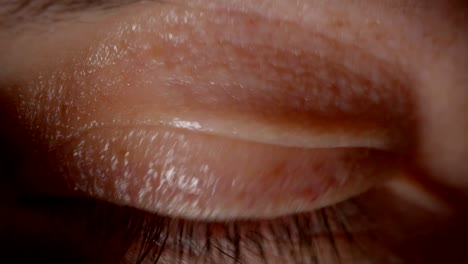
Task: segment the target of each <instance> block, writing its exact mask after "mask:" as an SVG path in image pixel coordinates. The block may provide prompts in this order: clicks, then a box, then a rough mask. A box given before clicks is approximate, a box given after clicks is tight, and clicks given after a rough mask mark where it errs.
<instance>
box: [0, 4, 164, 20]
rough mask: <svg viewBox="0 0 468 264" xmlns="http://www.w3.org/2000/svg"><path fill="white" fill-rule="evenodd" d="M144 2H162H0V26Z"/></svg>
mask: <svg viewBox="0 0 468 264" xmlns="http://www.w3.org/2000/svg"><path fill="white" fill-rule="evenodd" d="M144 1H154V2H156V1H157V2H162V1H159V0H61V1H57V0H13V1H12V0H0V26H1V27H5V26H10V27H12V26H17V25H21V24H24V23H28V22H36V21H38V20H40V21H51V22H56V21H57V20H62V19H64V18H66V15H70V14H75V13H80V12H86V11H91V10H109V9H116V8H119V7H124V6H126V5H130V4H133V3H138V2H144ZM64 15H65V16H64Z"/></svg>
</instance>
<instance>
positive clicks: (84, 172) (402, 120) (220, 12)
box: [0, 0, 468, 264]
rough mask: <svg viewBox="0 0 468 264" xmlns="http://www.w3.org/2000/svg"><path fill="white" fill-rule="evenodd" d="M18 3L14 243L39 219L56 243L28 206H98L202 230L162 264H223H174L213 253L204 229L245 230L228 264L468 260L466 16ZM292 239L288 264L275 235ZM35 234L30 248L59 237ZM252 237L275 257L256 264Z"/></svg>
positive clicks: (342, 6)
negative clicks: (92, 202)
mask: <svg viewBox="0 0 468 264" xmlns="http://www.w3.org/2000/svg"><path fill="white" fill-rule="evenodd" d="M5 2H6V3H5V5H2V4H3V3H2V1H0V4H1V5H0V6H5V7H4V8H3V10H2V11H1V13H2V14H5V15H3V18H2V19H1V20H0V51H1V52H0V62H1V63H2V65H6V66H5V67H2V68H3V69H2V71H1V72H0V89H1V90H0V92H1V94H0V95H1V100H2V105H3V106H4V111H3V113H4V114H3V116H2V121H3V122H5V124H9V125H7V126H5V128H4V130H5V131H3V134H4V136H3V138H4V139H2V140H4V141H5V142H7V143H8V144H6V143H5V144H6V145H8V146H9V148H5V149H8V150H10V149H13V150H14V152H15V153H18V155H16V154H15V155H12V156H15V157H16V156H19V157H21V159H20V160H21V161H19V162H18V164H20V165H18V166H17V167H14V169H13V171H14V173H13V174H11V175H15V176H11V177H16V178H15V179H13V180H11V182H14V184H10V183H8V184H10V185H8V184H5V186H7V187H5V188H7V189H8V188H10V189H11V186H14V187H15V188H16V189H13V190H9V191H8V192H5V199H3V198H1V197H0V199H2V200H4V201H5V206H2V205H0V208H1V210H2V211H0V212H4V215H9V217H8V218H9V220H8V225H5V226H1V225H0V228H1V229H0V230H1V231H2V232H4V231H5V230H7V228H6V227H14V228H13V229H14V230H16V229H17V230H25V228H24V226H25V225H27V221H26V224H25V221H24V219H27V218H30V217H31V215H33V216H34V217H36V219H44V220H43V222H44V223H42V222H41V221H37V222H41V223H38V224H37V225H38V226H39V227H42V228H43V227H44V226H48V223H47V222H48V220H47V217H46V216H44V215H45V214H42V213H41V212H36V211H34V212H33V213H31V212H30V211H28V210H29V209H28V207H27V206H24V208H23V207H21V206H22V204H21V203H20V202H17V201H16V199H17V198H18V197H20V198H21V197H23V196H27V197H33V198H34V197H36V196H37V197H43V196H44V195H46V196H47V197H49V196H50V197H56V198H63V199H65V198H70V197H78V199H81V197H89V198H92V199H96V200H98V201H105V202H109V203H110V204H112V205H106V207H105V208H107V206H108V207H112V206H115V207H116V208H120V207H119V206H127V207H130V208H136V209H139V210H142V211H144V213H146V214H149V215H152V214H156V215H161V216H163V217H168V218H175V219H177V220H175V221H181V222H184V221H187V223H190V226H191V227H193V230H194V231H193V230H192V231H193V232H192V231H190V232H191V235H190V236H188V237H189V238H190V239H191V241H189V242H185V244H184V243H182V242H180V240H182V239H179V241H178V240H177V237H176V238H174V237H172V236H171V235H167V239H166V240H164V243H165V244H166V245H167V250H165V251H164V253H163V254H162V259H161V261H162V263H177V262H176V261H178V260H180V259H182V260H181V261H186V262H187V263H192V262H195V260H197V261H200V262H201V263H214V264H217V263H225V261H226V260H225V259H223V258H224V257H225V256H224V257H223V256H217V257H216V256H211V255H210V256H205V255H203V254H200V255H201V256H196V255H197V254H196V253H193V252H189V253H184V254H183V255H184V256H183V257H181V256H180V254H179V252H180V251H181V248H187V247H188V248H189V249H193V250H195V251H196V249H197V245H198V246H199V245H200V244H201V245H202V246H199V247H200V248H203V244H206V243H204V242H205V241H204V239H205V236H206V230H205V229H204V227H205V225H206V224H205V223H216V224H217V225H218V224H219V225H220V226H222V225H226V226H229V228H231V227H232V229H233V230H237V229H239V230H240V231H239V230H237V231H233V232H232V234H233V235H232V236H233V237H238V238H239V239H230V240H233V241H237V242H233V243H232V245H233V246H232V248H233V249H232V248H230V247H229V245H228V246H226V247H227V248H228V249H227V250H224V251H227V254H226V255H230V256H234V258H238V259H241V262H242V263H246V264H250V263H259V258H260V256H259V255H263V254H260V252H266V253H265V254H264V255H266V256H261V258H263V259H267V260H268V261H269V262H267V263H296V262H297V263H316V262H314V261H316V260H318V261H319V263H340V262H339V260H338V258H341V259H342V261H341V263H362V262H360V261H364V260H367V261H369V262H370V263H452V262H453V263H455V262H459V263H462V262H463V259H466V258H468V257H466V256H464V254H463V251H462V250H461V248H462V246H463V243H464V239H465V235H466V234H468V232H467V230H466V228H465V227H464V226H463V225H461V223H463V222H464V221H465V220H466V215H465V213H463V212H464V209H466V202H467V195H468V177H466V176H465V175H468V165H467V163H466V160H467V159H468V140H466V133H467V131H468V121H467V119H466V117H465V113H468V87H467V85H466V84H467V83H468V75H466V71H467V69H468V50H467V48H466V47H467V46H468V32H466V31H467V30H468V27H467V24H468V22H467V12H468V6H467V5H466V4H464V3H462V2H463V1H437V0H434V1H424V2H421V1H367V0H361V1H338V0H336V1H315V0H297V1H285V0H261V1H249V0H235V1H232V0H231V1H215V0H192V1H178V0H174V1H142V2H140V1H124V2H119V1H115V3H114V1H109V2H106V3H98V2H95V3H85V2H86V1H82V2H80V1H65V2H63V3H62V4H53V3H47V1H37V2H36V3H33V4H31V3H29V4H28V3H26V2H25V3H24V6H23V7H21V8H19V7H20V6H21V3H19V2H18V1H5ZM39 2H42V3H39ZM111 2H112V3H111ZM0 9H1V7H0ZM4 155H5V156H7V155H8V152H7V151H5V154H4ZM25 164H26V165H25ZM6 182H8V181H6ZM19 183H21V184H19ZM2 189H3V187H2ZM7 193H12V194H11V196H8V194H7ZM11 197H15V198H14V199H13V198H11ZM31 199H32V198H31ZM18 200H21V199H19V198H18ZM350 200H351V201H352V203H351V205H350V204H348V203H347V202H348V201H350ZM10 201H11V202H10ZM2 203H3V202H2ZM127 207H126V208H127ZM356 207H358V208H359V209H356ZM77 208H81V207H80V206H77ZM322 208H325V209H322ZM79 210H81V209H77V210H76V212H75V214H77V215H79V214H80V213H79V212H81V211H79ZM117 210H120V209H117ZM125 210H126V209H125ZM129 210H130V209H129ZM132 210H133V209H132ZM138 212H140V211H138ZM316 212H317V213H316ZM320 212H322V213H323V212H325V213H324V214H325V215H328V216H330V215H335V216H334V217H331V218H332V219H334V220H330V222H331V223H328V222H327V221H325V220H324V219H326V218H324V217H319V216H320ZM337 212H339V213H337ZM303 214H306V215H312V217H304V218H300V217H299V218H294V215H303ZM38 215H39V216H41V217H44V218H40V217H39V216H38ZM291 215H292V216H291ZM336 215H341V217H342V218H344V219H345V220H336V219H337V218H339V217H336ZM322 216H323V214H322ZM364 216H365V217H364ZM107 217H108V218H106V219H110V216H107ZM62 218H66V219H68V218H71V219H73V217H70V216H66V217H65V216H62ZM122 218H123V217H122ZM364 218H365V219H364ZM18 219H21V221H19V220H18ZM304 219H305V220H304ZM370 219H372V220H370ZM293 220H294V221H293ZM301 221H302V222H308V223H309V226H308V228H306V227H305V226H307V225H306V224H304V223H300V224H298V223H299V222H301ZM291 222H294V226H295V227H296V228H297V230H295V231H294V230H293V231H291V230H289V231H288V232H286V233H287V235H285V236H286V237H289V240H290V241H289V240H288V243H289V244H293V245H294V246H291V247H290V248H288V249H286V250H289V251H290V255H288V256H286V255H287V254H282V252H281V249H282V248H283V247H287V245H286V244H288V243H284V242H283V243H277V241H276V240H278V235H277V234H276V233H277V232H276V231H274V230H275V227H276V226H280V227H281V226H288V227H289V226H292V224H290V223H291ZM343 222H345V223H346V224H348V225H349V226H350V228H349V229H350V230H347V231H349V232H350V233H351V234H352V240H353V242H352V243H350V242H349V240H350V239H349V236H347V232H345V229H344V228H343V227H341V226H340V224H341V223H343ZM79 223H81V222H80V221H78V220H76V221H75V222H73V224H69V225H68V227H67V224H63V225H64V230H65V229H66V230H74V229H76V230H80V228H81V227H80V224H79ZM184 223H185V222H184ZM226 223H234V224H229V225H228V224H226ZM310 223H312V224H310ZM217 225H209V226H210V229H209V230H210V232H211V234H210V236H213V237H215V238H218V236H219V241H221V242H219V244H214V246H217V247H222V246H225V245H224V244H226V243H227V242H226V243H225V242H222V241H223V240H222V238H223V236H222V234H221V233H222V232H221V231H219V232H217V231H218V230H223V228H220V227H218V226H217ZM174 226H177V225H176V224H172V226H171V227H168V228H167V230H166V232H167V234H172V233H184V232H188V231H187V230H185V231H184V229H182V231H180V230H181V229H180V228H177V227H174ZM271 226H273V227H271ZM320 226H321V227H326V228H322V229H327V230H332V232H331V233H332V236H331V237H330V236H327V235H326V234H327V233H326V232H324V231H323V230H322V229H321V228H319V227H320ZM330 226H331V227H330ZM299 227H300V228H299ZM229 228H226V230H227V229H229ZM37 229H40V228H31V230H29V231H22V232H20V233H21V234H22V235H21V236H20V235H18V236H19V237H22V236H24V237H27V236H28V235H29V236H35V237H41V236H46V235H45V234H44V233H47V232H46V231H44V233H41V232H38V230H37ZM49 229H53V228H50V227H49ZM49 229H47V228H46V229H45V230H49ZM206 229H207V230H208V228H206ZM229 230H230V229H229ZM265 230H267V231H265ZM272 230H273V231H272ZM253 231H256V232H258V233H260V234H261V236H262V237H263V238H265V237H266V238H267V239H263V241H264V242H262V246H261V247H259V248H262V249H263V250H257V251H255V250H252V251H249V250H247V249H250V248H252V247H254V245H257V244H258V243H253V244H252V243H251V244H249V242H245V241H246V240H247V239H246V237H250V234H252V232H253ZM10 232H11V231H10ZM120 232H122V231H120ZM229 232H230V231H229ZM229 232H226V233H229ZM20 233H18V234H20ZM70 233H71V235H70V238H68V240H69V241H72V242H70V243H72V244H73V243H76V242H74V241H78V240H80V239H81V238H76V237H77V236H78V237H79V235H76V234H75V232H74V231H70ZM76 233H79V232H78V231H77V232H76ZM88 233H90V232H89V231H88ZM113 233H115V236H116V237H115V240H118V238H120V237H119V235H120V233H119V232H113ZM302 233H307V235H303V234H302ZM329 233H330V232H329ZM229 234H230V233H229ZM9 235H10V236H12V235H11V234H10V233H9ZM91 237H92V238H95V237H93V235H91ZM291 237H293V238H291ZM179 238H180V237H179ZM311 239H312V240H313V241H314V242H313V243H312V242H310V240H311ZM91 240H92V239H91ZM142 240H144V239H143V238H138V239H136V242H135V243H133V244H134V245H133V246H132V245H131V246H129V248H130V250H129V251H128V253H127V254H126V256H125V259H127V260H128V261H129V262H131V261H135V260H136V259H137V258H138V257H137V256H138V254H139V253H138V251H139V248H138V245H139V243H142V242H141V241H142ZM186 240H187V239H186ZM228 240H229V239H228ZM283 240H284V238H283ZM331 240H332V241H333V242H332V243H330V241H331ZM31 241H35V240H31ZM200 241H202V242H200ZM239 241H240V242H239ZM265 241H266V242H265ZM306 242H307V243H306ZM236 243H237V244H236ZM111 244H112V243H111ZM182 244H183V245H182ZM187 244H190V245H192V244H193V245H195V246H187ZM283 244H284V245H283ZM312 244H314V247H315V248H318V249H314V250H316V251H314V252H315V253H314V254H315V256H314V257H315V258H314V257H312V256H311V254H312V253H310V252H309V251H312V250H311V248H312V246H311V245H312ZM184 245H185V246H184ZM278 245H280V246H278ZM159 246H160V245H159ZM73 247H77V248H78V247H80V245H75V244H73ZM81 247H83V248H86V246H82V245H81ZM192 247H193V248H192ZM109 248H112V246H109ZM200 248H198V250H199V251H200V252H205V251H203V250H205V249H200ZM205 248H206V246H205ZM337 248H338V249H337ZM237 249H239V250H237ZM76 250H77V251H78V252H79V250H80V249H76ZM83 251H85V250H83ZM220 251H221V250H220ZM231 251H232V252H231ZM239 251H240V252H239ZM291 252H292V253H291ZM306 252H309V253H306ZM316 252H319V253H316ZM336 252H339V254H336ZM90 254H91V255H92V254H97V253H96V252H94V253H90ZM123 254H125V252H124V253H122V255H123ZM103 255H104V257H103V258H104V259H106V257H109V259H111V258H113V257H115V256H110V255H109V254H107V255H106V254H103ZM206 255H209V254H208V253H207V254H206ZM337 255H339V256H338V258H337ZM298 256H301V257H298ZM305 256H306V257H305ZM154 258H155V257H154V256H153V257H148V259H149V260H148V261H154ZM306 259H307V261H306ZM96 261H97V260H96ZM106 261H107V260H106ZM109 261H110V260H109ZM231 261H232V260H231ZM117 263H118V261H117Z"/></svg>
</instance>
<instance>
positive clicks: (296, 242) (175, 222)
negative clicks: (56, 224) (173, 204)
mask: <svg viewBox="0 0 468 264" xmlns="http://www.w3.org/2000/svg"><path fill="white" fill-rule="evenodd" d="M33 203H34V204H35V205H37V206H39V207H41V209H43V208H49V210H48V211H49V214H50V216H51V217H53V218H56V219H63V218H64V216H65V218H67V219H68V218H71V219H73V218H74V217H75V216H77V215H79V216H80V217H83V215H85V216H86V218H87V220H86V222H85V223H86V225H87V226H86V229H87V230H88V231H89V232H90V233H91V234H96V235H97V236H98V237H99V238H100V240H101V245H100V247H101V248H102V252H100V253H101V254H108V251H106V250H105V249H106V248H112V250H113V254H115V253H116V252H119V254H118V256H119V258H121V259H124V258H125V255H126V253H127V252H128V251H129V249H132V250H135V252H137V255H136V256H134V258H133V259H132V260H131V262H128V263H138V264H140V263H143V261H147V260H148V259H149V260H151V261H150V263H159V260H161V257H162V256H163V255H164V254H166V250H170V251H172V254H173V256H172V257H174V258H175V259H176V260H177V261H175V262H174V263H186V262H187V258H188V257H194V256H201V258H200V259H197V261H196V263H205V262H204V261H200V260H217V261H218V262H219V263H244V262H243V259H244V258H245V257H246V256H247V255H248V256H253V255H254V256H256V258H255V259H256V260H257V261H256V262H255V263H265V264H268V263H270V261H269V258H270V257H271V254H272V253H276V255H277V256H279V257H282V260H283V263H284V262H285V263H320V255H321V254H323V252H320V251H319V249H318V247H317V241H316V240H317V237H320V239H321V240H325V241H326V242H322V243H327V244H328V246H329V247H330V248H331V249H332V254H333V256H331V257H333V259H335V260H336V263H342V261H341V251H340V247H339V246H338V245H337V239H338V236H339V237H340V241H343V242H344V243H346V244H347V245H348V246H351V248H353V249H355V250H359V251H361V252H357V253H359V254H361V255H362V254H366V252H365V249H364V248H363V247H361V246H360V245H359V243H358V241H357V240H356V239H355V237H354V235H353V233H354V232H355V231H358V232H359V231H360V230H356V228H359V227H358V226H366V224H365V223H364V222H367V221H368V220H369V219H368V218H367V217H366V216H365V214H363V213H364V212H363V211H362V210H361V209H360V208H359V206H358V204H357V203H356V202H355V201H352V200H350V201H346V202H343V203H341V204H338V205H335V206H331V207H327V208H322V209H319V210H317V211H315V212H312V213H305V214H298V215H294V216H288V217H283V218H279V219H275V220H268V221H267V220H265V221H255V220H251V221H232V222H218V223H203V222H197V221H186V220H180V219H172V218H170V217H164V216H160V215H157V214H150V213H147V212H143V211H140V210H137V209H133V208H129V207H120V206H116V205H112V204H108V203H106V202H102V201H85V202H83V201H75V200H73V201H70V200H63V199H61V200H60V201H58V199H52V200H50V199H47V200H46V201H45V202H44V201H39V202H38V199H37V198H35V199H34V201H33ZM44 204H47V205H44ZM83 210H85V211H83ZM349 218H357V219H353V220H350V219H349ZM355 222H356V223H355ZM356 224H357V225H356ZM116 237H118V243H117V244H112V243H115V241H114V240H115V238H116ZM341 238H343V239H341ZM340 243H342V242H340ZM110 244H112V246H109V245H110ZM268 246H270V248H268ZM272 246H273V247H274V248H273V250H274V251H276V252H272V248H271V247H272ZM115 249H117V251H116V250H115ZM100 251H101V250H100ZM104 252H105V253H104ZM103 257H105V256H103ZM171 260H173V259H171ZM184 261H185V262H184ZM286 261H290V262H286ZM123 263H125V262H123ZM145 263H146V262H145ZM170 263H172V262H170ZM188 263H192V262H188ZM208 263H209V262H208ZM216 263H217V262H216ZM247 263H250V262H247Z"/></svg>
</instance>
